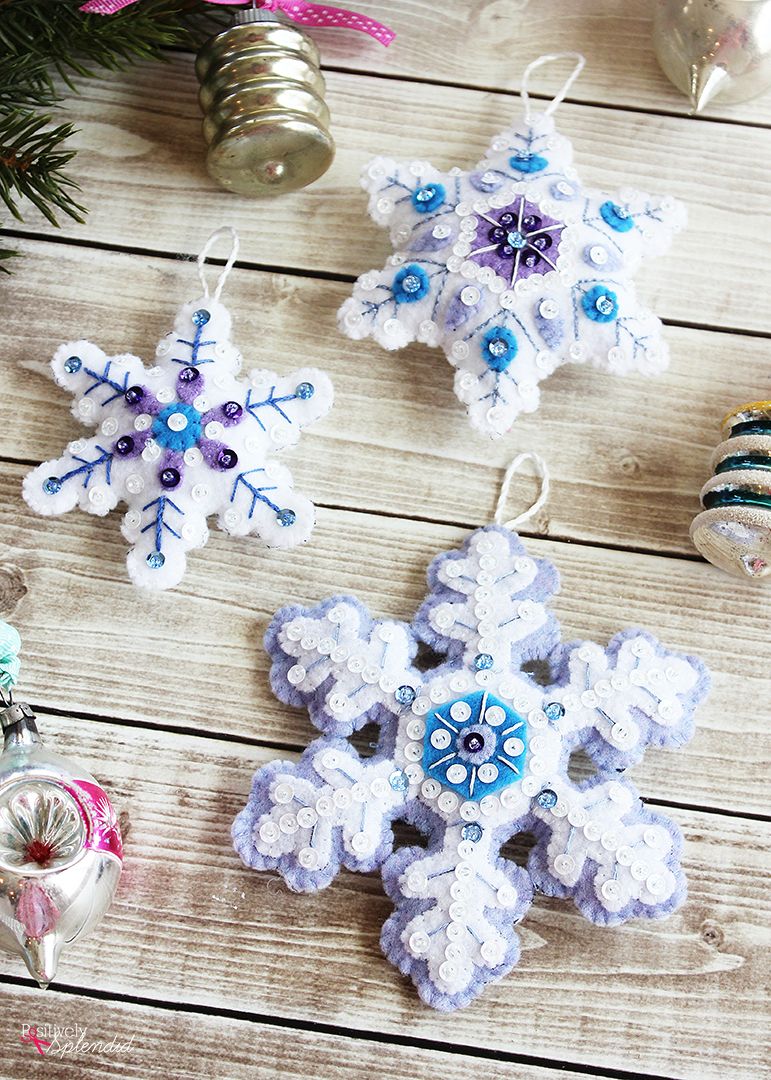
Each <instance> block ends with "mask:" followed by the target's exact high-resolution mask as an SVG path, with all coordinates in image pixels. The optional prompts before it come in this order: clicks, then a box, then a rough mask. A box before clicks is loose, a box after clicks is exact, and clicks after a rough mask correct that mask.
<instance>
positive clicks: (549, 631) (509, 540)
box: [415, 525, 559, 670]
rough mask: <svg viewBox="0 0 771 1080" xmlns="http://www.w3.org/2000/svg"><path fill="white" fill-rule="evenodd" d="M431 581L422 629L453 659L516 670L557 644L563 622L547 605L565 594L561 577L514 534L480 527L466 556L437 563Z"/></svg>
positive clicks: (459, 554)
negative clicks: (529, 552)
mask: <svg viewBox="0 0 771 1080" xmlns="http://www.w3.org/2000/svg"><path fill="white" fill-rule="evenodd" d="M428 581H429V586H430V594H429V597H428V599H427V600H426V601H425V603H424V604H423V606H422V607H421V608H420V610H419V612H418V614H417V616H416V620H415V623H416V627H417V630H418V633H419V635H420V636H421V637H422V638H423V639H424V640H425V641H426V642H427V643H428V644H429V645H431V646H432V648H434V649H436V650H437V651H439V652H443V653H444V652H446V653H448V654H449V656H450V658H451V659H452V660H460V659H461V658H463V659H464V661H465V662H466V663H468V664H469V666H470V667H472V668H476V669H477V670H483V669H496V670H497V669H498V668H503V669H504V670H508V669H509V668H510V667H514V668H515V669H516V668H517V667H518V666H519V665H520V664H521V663H522V662H524V661H525V660H529V659H533V658H538V657H541V656H544V655H545V654H546V653H548V652H549V651H550V649H551V648H553V647H554V644H555V643H556V640H557V637H558V628H557V623H556V620H555V618H554V616H553V615H552V614H550V613H549V612H548V611H547V610H546V607H545V603H546V601H547V600H548V599H549V597H551V596H552V595H553V593H555V592H556V591H557V589H558V582H559V579H558V576H557V572H556V570H555V569H554V567H553V566H552V565H551V563H548V562H546V560H542V559H532V558H530V556H528V555H527V554H526V552H525V549H524V547H523V546H522V544H521V543H520V541H519V539H518V537H517V536H516V535H515V534H514V533H512V532H510V531H509V530H508V529H503V528H500V527H498V526H494V525H493V526H490V527H488V528H485V529H478V530H477V531H476V532H474V533H472V535H471V536H470V537H469V539H468V540H467V541H466V543H465V544H464V546H463V548H462V549H461V550H460V551H454V552H449V553H446V554H444V555H440V556H439V557H438V558H436V559H434V561H433V563H432V564H431V566H430V568H429V572H428Z"/></svg>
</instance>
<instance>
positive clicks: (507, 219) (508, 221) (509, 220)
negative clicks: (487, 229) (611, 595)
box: [498, 211, 517, 225]
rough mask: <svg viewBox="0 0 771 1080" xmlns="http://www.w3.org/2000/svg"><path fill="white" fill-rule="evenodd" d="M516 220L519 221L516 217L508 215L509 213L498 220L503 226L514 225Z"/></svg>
mask: <svg viewBox="0 0 771 1080" xmlns="http://www.w3.org/2000/svg"><path fill="white" fill-rule="evenodd" d="M516 220H517V219H516V218H515V217H514V215H513V214H510V213H508V211H507V212H506V213H505V214H501V216H500V217H499V218H498V221H499V222H500V224H501V225H513V224H514V222H515V221H516Z"/></svg>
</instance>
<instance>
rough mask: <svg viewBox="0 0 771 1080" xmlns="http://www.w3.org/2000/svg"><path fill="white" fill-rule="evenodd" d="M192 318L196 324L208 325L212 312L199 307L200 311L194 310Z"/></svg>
mask: <svg viewBox="0 0 771 1080" xmlns="http://www.w3.org/2000/svg"><path fill="white" fill-rule="evenodd" d="M191 318H192V320H193V322H194V323H195V325H196V326H206V324H207V322H208V321H209V319H210V318H211V313H210V312H208V311H207V310H206V308H199V309H198V311H194V312H193V314H192V316H191Z"/></svg>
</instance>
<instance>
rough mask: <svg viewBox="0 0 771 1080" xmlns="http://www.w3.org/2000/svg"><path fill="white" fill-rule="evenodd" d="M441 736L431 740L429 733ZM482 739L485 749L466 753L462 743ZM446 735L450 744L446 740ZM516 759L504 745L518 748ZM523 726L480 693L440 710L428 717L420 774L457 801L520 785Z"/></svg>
mask: <svg viewBox="0 0 771 1080" xmlns="http://www.w3.org/2000/svg"><path fill="white" fill-rule="evenodd" d="M438 731H441V732H442V733H443V734H441V735H440V736H437V738H436V739H434V740H433V741H432V735H434V733H435V732H438ZM471 733H474V734H479V735H481V736H482V738H483V743H484V745H483V747H481V748H480V749H479V750H478V751H475V752H470V751H469V749H468V748H467V747H466V745H465V743H466V739H467V737H468V736H469V735H470V734H471ZM448 737H449V742H448ZM517 740H519V743H521V746H522V748H521V751H520V752H519V753H518V754H517V756H516V757H514V756H512V754H510V753H507V750H506V747H505V745H504V744H507V743H508V748H509V749H510V748H511V746H512V744H514V745H519V743H518V742H517ZM526 754H527V723H526V721H525V720H524V718H523V717H521V716H520V715H519V713H516V712H515V711H514V710H513V709H512V708H511V706H509V705H506V704H505V703H504V702H503V701H501V700H500V698H497V697H495V695H494V694H490V693H488V692H487V691H484V690H477V691H475V692H474V693H471V694H467V695H466V696H465V697H462V698H456V699H455V701H451V702H448V703H447V704H446V705H441V706H438V707H437V708H436V709H434V710H433V711H432V712H431V713H429V714H428V716H427V717H426V733H425V737H424V742H423V771H424V773H425V774H426V777H427V778H432V779H434V780H438V781H439V783H440V784H441V785H442V787H443V788H446V789H449V790H450V791H454V792H455V793H456V794H457V795H459V796H460V798H461V799H468V800H472V801H474V802H478V801H479V800H480V799H483V798H484V797H485V795H492V794H494V793H495V792H497V791H500V790H501V789H502V788H505V787H509V786H510V785H511V784H515V783H519V781H520V780H521V779H522V775H523V773H524V770H525V757H526Z"/></svg>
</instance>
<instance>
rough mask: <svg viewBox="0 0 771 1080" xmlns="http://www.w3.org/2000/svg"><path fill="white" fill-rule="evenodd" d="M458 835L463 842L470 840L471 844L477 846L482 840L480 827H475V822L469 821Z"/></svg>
mask: <svg viewBox="0 0 771 1080" xmlns="http://www.w3.org/2000/svg"><path fill="white" fill-rule="evenodd" d="M460 834H461V836H462V837H463V839H464V840H470V841H471V843H472V844H478V843H479V841H480V840H481V839H482V826H481V825H477V823H476V822H475V821H471V822H469V824H468V825H464V826H463V828H462V829H461V831H460Z"/></svg>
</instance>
